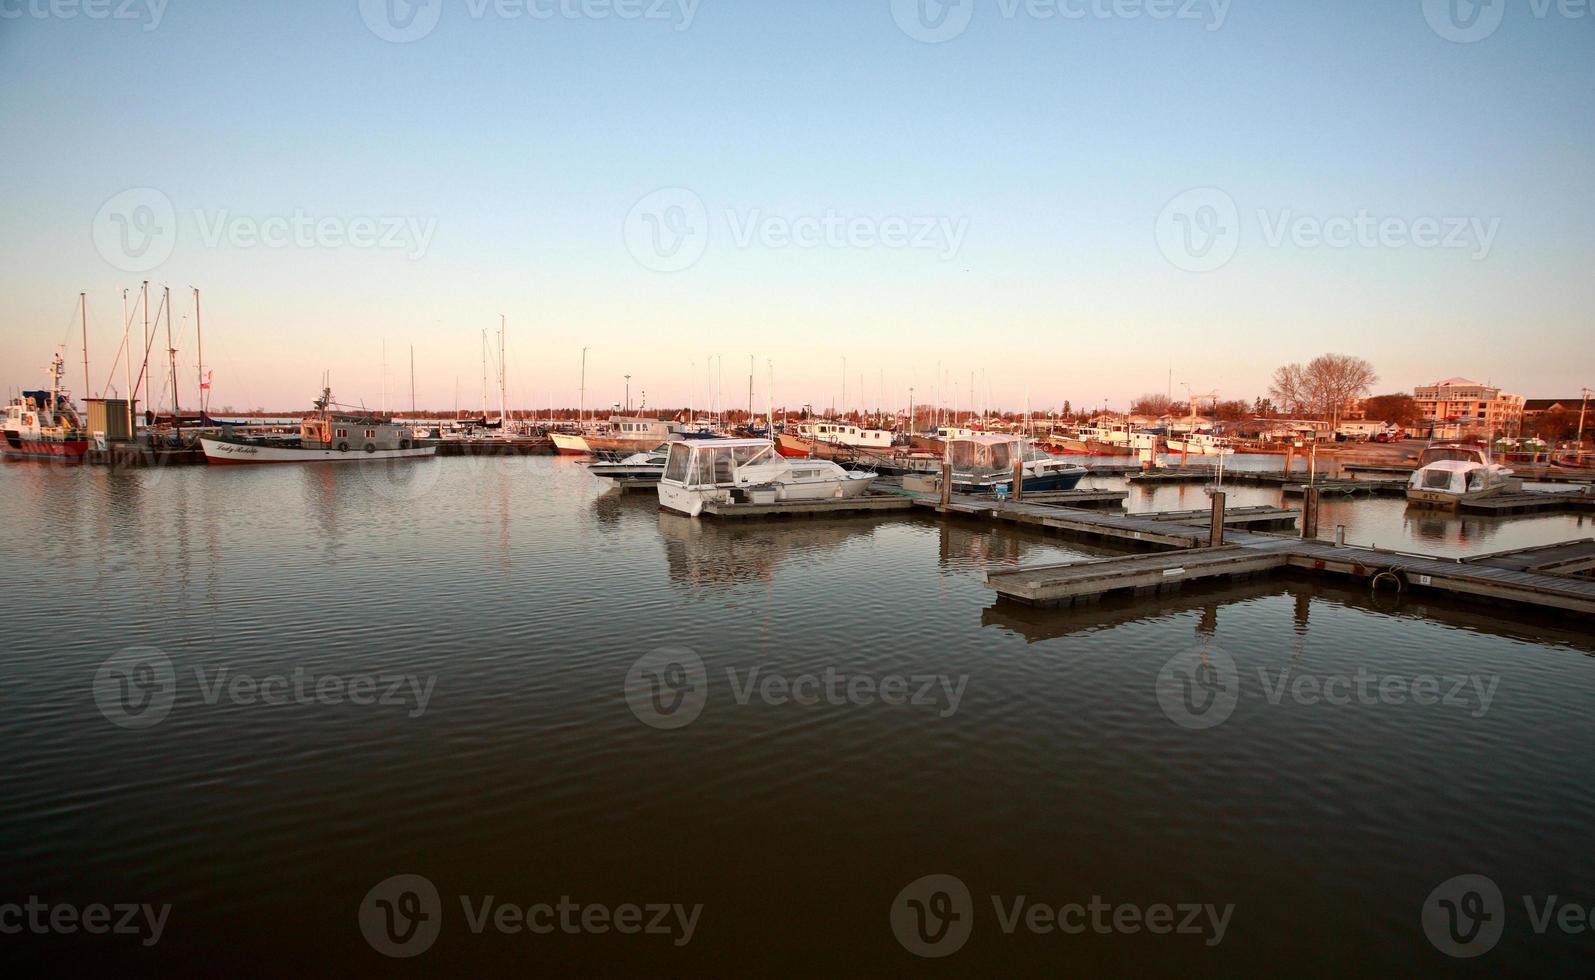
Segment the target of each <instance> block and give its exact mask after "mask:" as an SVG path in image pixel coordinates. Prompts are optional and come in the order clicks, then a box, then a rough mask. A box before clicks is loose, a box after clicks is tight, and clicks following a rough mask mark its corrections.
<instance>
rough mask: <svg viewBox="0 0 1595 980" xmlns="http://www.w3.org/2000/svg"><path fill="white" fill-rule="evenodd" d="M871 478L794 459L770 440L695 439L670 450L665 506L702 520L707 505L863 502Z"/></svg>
mask: <svg viewBox="0 0 1595 980" xmlns="http://www.w3.org/2000/svg"><path fill="white" fill-rule="evenodd" d="M875 476H876V475H875V474H874V473H871V472H850V471H848V470H844V469H842V468H841V467H840V466H838V465H836V464H835V463H832V462H830V461H829V460H823V459H788V458H787V457H784V456H782V455H780V454H779V453H777V452H776V450H775V443H773V442H771V441H770V440H769V439H714V440H708V439H689V440H684V441H682V442H673V443H671V444H670V452H669V455H668V456H667V458H666V460H665V469H664V474H663V476H661V478H660V480H659V504H660V506H662V507H666V508H668V509H670V510H673V511H677V512H679V513H682V514H686V515H688V516H690V517H697V516H698V515H699V514H701V513H703V508H704V505H705V504H708V503H710V502H713V503H777V502H781V501H789V500H832V499H842V498H847V497H858V496H862V495H863V494H864V493H865V492H866V491H867V490H869V487H870V484H872V483H874V482H875Z"/></svg>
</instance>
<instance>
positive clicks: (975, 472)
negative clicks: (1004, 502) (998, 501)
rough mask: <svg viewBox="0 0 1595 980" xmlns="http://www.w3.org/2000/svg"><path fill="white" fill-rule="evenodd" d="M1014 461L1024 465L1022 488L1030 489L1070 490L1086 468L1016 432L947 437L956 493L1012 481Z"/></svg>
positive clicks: (983, 490) (980, 490)
mask: <svg viewBox="0 0 1595 980" xmlns="http://www.w3.org/2000/svg"><path fill="white" fill-rule="evenodd" d="M1016 461H1017V462H1021V463H1022V464H1023V466H1024V488H1025V489H1026V490H1029V491H1046V490H1073V489H1074V488H1075V487H1077V486H1079V485H1080V480H1081V478H1082V477H1084V476H1085V475H1086V472H1087V471H1086V469H1085V467H1083V466H1076V465H1074V464H1073V463H1071V462H1069V461H1068V460H1066V459H1059V458H1057V457H1055V456H1051V455H1049V454H1047V453H1045V452H1042V451H1040V450H1037V449H1035V448H1034V447H1032V446H1030V445H1028V444H1027V443H1026V441H1025V440H1024V439H1022V438H1020V437H1019V436H1015V435H1000V434H995V433H974V434H972V435H967V436H960V437H958V438H955V439H949V440H947V462H948V463H950V464H951V465H952V468H953V490H954V492H956V493H992V492H993V491H995V490H996V489H997V488H998V487H999V486H1006V485H1010V484H1012V483H1013V476H1014V472H1013V471H1014V463H1015V462H1016Z"/></svg>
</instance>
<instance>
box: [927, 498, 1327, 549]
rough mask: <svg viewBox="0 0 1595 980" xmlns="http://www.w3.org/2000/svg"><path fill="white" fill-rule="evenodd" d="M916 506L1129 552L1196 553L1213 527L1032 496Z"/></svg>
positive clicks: (1287, 517) (1208, 517)
mask: <svg viewBox="0 0 1595 980" xmlns="http://www.w3.org/2000/svg"><path fill="white" fill-rule="evenodd" d="M1035 496H1036V497H1041V496H1044V495H1041V494H1036V495H1035ZM914 503H915V504H916V505H918V506H921V507H929V508H931V509H933V510H935V511H937V512H938V513H942V514H955V515H962V516H965V517H975V518H980V519H985V520H997V521H1007V522H1009V523H1013V524H1023V525H1029V526H1032V527H1038V528H1041V529H1043V530H1047V531H1054V532H1058V533H1061V534H1066V535H1070V536H1074V537H1081V538H1087V539H1096V540H1102V541H1109V542H1113V543H1117V544H1121V545H1129V546H1131V547H1165V548H1195V547H1197V546H1199V545H1203V544H1206V543H1207V541H1208V538H1209V530H1208V526H1209V524H1210V522H1211V521H1212V514H1211V512H1210V511H1208V510H1200V511H1190V510H1186V511H1171V512H1166V513H1162V514H1116V513H1103V512H1101V511H1091V510H1085V509H1084V508H1078V507H1064V506H1060V505H1059V504H1057V503H1049V502H1043V501H1041V500H1034V499H1032V495H1030V494H1026V495H1025V497H1024V499H1023V500H1022V501H1016V500H1008V501H1004V502H999V501H997V500H994V499H992V498H990V497H974V496H969V495H966V494H953V495H952V497H951V499H950V500H949V502H948V503H947V505H946V506H943V505H942V503H941V500H940V498H938V497H937V496H936V495H934V494H921V495H919V496H918V497H916V498H914ZM1299 516H1300V513H1299V512H1298V511H1294V510H1289V509H1287V508H1283V507H1236V508H1232V509H1230V510H1227V511H1226V512H1225V514H1224V526H1225V527H1226V528H1229V527H1235V528H1246V527H1252V528H1258V527H1268V528H1288V527H1294V526H1295V525H1296V521H1297V518H1298V517H1299Z"/></svg>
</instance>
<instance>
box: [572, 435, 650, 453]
mask: <svg viewBox="0 0 1595 980" xmlns="http://www.w3.org/2000/svg"><path fill="white" fill-rule="evenodd" d="M575 438H578V439H580V440H581V441H582V445H583V446H585V447H586V448H585V449H583V450H582V451H583V452H588V453H627V454H631V453H646V452H649V451H651V450H654V449H658V448H659V444H660V443H661V442H664V441H665V440H663V439H656V438H652V437H650V438H646V439H625V438H617V437H615V436H576V437H575ZM555 445H558V443H555ZM560 451H561V452H563V451H564V450H560Z"/></svg>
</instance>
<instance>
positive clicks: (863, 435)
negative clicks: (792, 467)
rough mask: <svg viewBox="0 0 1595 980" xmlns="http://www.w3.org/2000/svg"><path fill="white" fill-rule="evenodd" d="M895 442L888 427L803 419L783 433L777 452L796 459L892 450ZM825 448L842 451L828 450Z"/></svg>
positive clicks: (777, 444)
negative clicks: (879, 427)
mask: <svg viewBox="0 0 1595 980" xmlns="http://www.w3.org/2000/svg"><path fill="white" fill-rule="evenodd" d="M892 443H893V436H892V433H891V432H889V431H887V430H885V429H867V428H860V427H859V426H856V425H847V424H845V423H842V422H826V421H821V422H804V423H802V424H801V425H795V426H793V427H792V428H791V430H790V431H788V432H783V433H781V436H780V439H779V441H778V442H777V443H776V451H777V452H779V453H780V454H781V455H782V456H790V457H793V458H797V457H801V456H816V455H817V456H828V457H829V456H838V455H847V454H850V453H851V452H853V451H855V450H859V449H863V450H866V451H869V452H877V453H889V452H891V451H892ZM826 449H831V450H842V452H841V453H836V452H826V451H825V450H826Z"/></svg>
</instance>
